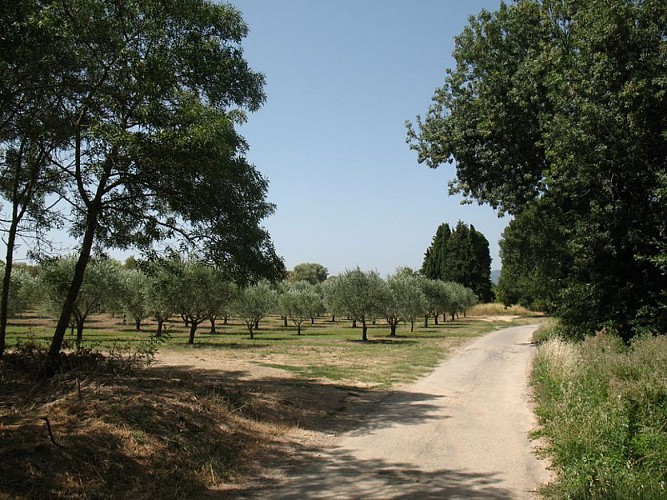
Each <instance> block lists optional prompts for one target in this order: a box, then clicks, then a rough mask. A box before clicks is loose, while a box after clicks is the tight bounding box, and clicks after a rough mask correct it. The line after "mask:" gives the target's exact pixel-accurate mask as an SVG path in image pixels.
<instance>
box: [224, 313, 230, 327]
mask: <svg viewBox="0 0 667 500" xmlns="http://www.w3.org/2000/svg"><path fill="white" fill-rule="evenodd" d="M228 319H229V316H227V315H226V314H225V315H224V316H223V317H222V324H223V325H226V324H227V320H228Z"/></svg>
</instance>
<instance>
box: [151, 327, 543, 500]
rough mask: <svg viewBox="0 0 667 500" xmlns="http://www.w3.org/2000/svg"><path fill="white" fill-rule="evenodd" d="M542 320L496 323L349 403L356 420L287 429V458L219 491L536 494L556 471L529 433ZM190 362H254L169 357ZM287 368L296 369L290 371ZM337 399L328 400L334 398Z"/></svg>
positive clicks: (242, 494)
mask: <svg viewBox="0 0 667 500" xmlns="http://www.w3.org/2000/svg"><path fill="white" fill-rule="evenodd" d="M535 328H536V326H535V325H532V326H519V327H513V328H506V329H503V330H498V331H496V332H493V333H490V334H488V335H486V336H484V337H481V338H479V339H477V340H475V341H473V342H471V343H469V344H466V345H465V346H463V347H462V348H461V349H459V350H458V351H457V352H456V353H455V354H453V355H452V356H450V357H449V358H448V359H447V360H446V361H445V362H443V363H442V364H441V365H440V366H439V367H438V368H436V370H435V371H434V372H432V373H431V374H430V375H429V376H427V377H425V378H423V379H422V380H420V381H418V382H416V383H414V384H411V385H407V386H404V387H400V388H397V389H396V390H394V391H392V392H391V393H390V394H389V395H384V396H383V397H382V399H380V398H378V400H377V401H372V402H370V403H371V404H364V405H359V406H358V407H354V405H352V406H350V407H348V408H346V410H345V413H346V416H345V418H346V420H347V421H348V422H349V421H350V419H353V420H354V421H356V422H357V425H356V426H351V427H352V428H353V430H347V431H345V432H343V433H342V434H338V433H335V432H331V431H329V432H328V433H327V432H318V431H313V430H301V431H299V430H297V431H291V432H288V433H287V435H286V436H283V437H281V440H282V442H283V447H284V448H285V449H284V450H282V453H280V454H279V456H280V457H281V460H280V461H275V460H274V461H272V460H271V457H264V459H263V460H262V462H263V463H261V467H259V468H258V469H257V470H258V471H260V470H261V476H262V478H257V480H255V481H253V478H247V479H248V480H249V481H248V483H247V485H246V486H244V487H237V488H233V489H232V490H228V491H226V492H221V493H220V495H221V496H222V497H229V498H267V499H272V498H275V499H285V498H295V499H296V498H322V499H325V498H338V499H340V498H369V499H408V498H420V499H423V498H433V499H435V498H466V499H469V498H503V499H505V498H532V497H534V496H536V495H535V491H536V490H537V489H538V487H539V486H540V485H541V484H544V483H546V482H548V480H549V478H550V476H549V473H548V471H547V469H546V464H545V463H544V462H542V461H540V460H538V459H537V458H536V456H535V454H534V447H535V445H534V444H533V443H531V441H530V440H529V439H528V435H529V432H530V431H531V430H532V429H534V428H535V427H536V425H537V424H536V421H535V418H534V415H533V413H532V411H531V403H530V394H529V388H528V375H529V371H530V366H531V362H532V359H533V356H534V353H535V347H534V346H533V345H531V342H530V339H531V334H532V332H533V330H534V329H535ZM193 354H194V353H193ZM186 358H187V357H186ZM184 363H192V365H196V366H197V367H198V368H204V369H216V368H218V369H219V368H222V367H221V366H215V364H216V363H224V365H225V366H224V369H226V370H229V369H232V370H234V369H239V370H243V369H244V368H247V367H246V366H241V365H240V364H239V365H238V366H234V361H233V360H231V359H224V360H221V359H220V358H218V357H212V356H211V357H210V358H209V357H207V356H202V355H197V359H189V360H188V359H184V357H183V355H182V354H180V355H179V356H178V359H176V358H171V356H170V357H169V358H167V359H162V360H161V363H160V364H161V365H162V366H165V365H172V366H173V365H176V364H181V365H182V364H184ZM257 369H258V368H257V367H254V368H253V369H252V370H250V371H249V373H252V374H253V376H258V375H260V376H268V375H272V376H278V375H279V372H280V370H273V369H270V368H261V369H260V370H262V371H264V370H268V371H272V372H273V373H270V374H269V373H261V374H260V373H257V371H255V370H257ZM244 371H245V370H244ZM283 376H287V377H291V376H290V375H286V374H284V372H283ZM311 396H315V397H316V395H311ZM348 403H349V399H348ZM367 403H368V402H367ZM338 404H339V401H325V400H323V401H322V405H323V406H325V407H326V406H331V405H333V406H335V405H338ZM327 413H328V414H330V415H331V412H327ZM331 418H336V416H334V415H331ZM285 457H291V458H288V459H287V460H286V459H285ZM258 474H259V472H258ZM262 484H265V485H267V486H264V487H262Z"/></svg>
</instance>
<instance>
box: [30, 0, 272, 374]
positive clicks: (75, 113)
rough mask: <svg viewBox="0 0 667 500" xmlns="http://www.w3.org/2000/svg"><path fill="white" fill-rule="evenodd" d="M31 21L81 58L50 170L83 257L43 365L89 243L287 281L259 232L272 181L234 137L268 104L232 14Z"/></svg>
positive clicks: (196, 3)
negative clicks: (164, 253)
mask: <svg viewBox="0 0 667 500" xmlns="http://www.w3.org/2000/svg"><path fill="white" fill-rule="evenodd" d="M39 15H40V17H41V22H45V23H51V24H55V23H57V24H58V25H60V27H61V28H60V29H61V31H62V32H63V33H66V34H67V36H68V37H69V38H70V39H71V41H72V44H73V49H74V50H73V54H74V56H75V57H76V61H75V68H76V71H74V72H72V73H71V75H70V81H69V82H68V85H67V87H66V89H65V90H66V99H67V102H66V109H67V112H68V115H67V116H68V117H69V119H70V120H71V124H72V126H71V129H72V131H73V132H72V134H71V136H70V137H69V148H68V149H66V150H64V152H69V153H70V154H69V157H66V158H62V157H63V156H65V155H64V154H63V155H61V160H60V161H59V162H58V166H59V169H60V173H61V175H63V176H64V178H65V182H66V190H65V193H64V194H65V196H66V198H67V200H68V201H69V202H70V203H71V204H72V205H73V207H74V209H73V212H72V213H73V216H75V217H76V220H75V223H74V225H73V227H72V232H73V234H74V235H76V236H79V237H80V238H81V246H80V252H79V255H78V260H77V265H76V268H75V273H74V275H73V278H72V282H71V285H70V287H69V288H68V290H67V293H66V294H64V303H63V308H62V313H61V315H60V319H59V321H58V324H57V326H56V330H55V332H54V336H53V339H52V342H51V347H50V350H49V359H50V361H51V362H52V361H53V360H54V359H56V357H57V355H58V352H59V350H60V345H61V343H62V339H63V336H64V332H65V329H66V325H67V322H68V318H69V316H70V314H71V310H72V308H73V305H74V303H75V301H76V297H77V295H78V292H79V289H80V287H81V284H82V282H83V276H84V272H85V269H86V266H87V264H88V261H89V258H90V254H91V250H92V248H93V244H94V243H97V244H98V245H100V246H104V247H118V248H127V247H130V246H134V247H138V248H148V247H149V246H150V245H151V243H152V242H153V241H155V240H159V239H163V238H169V237H180V238H182V239H185V240H186V241H187V245H188V247H189V249H190V250H191V251H195V250H197V251H198V252H199V253H200V254H201V255H202V257H204V258H206V259H207V260H212V261H216V262H221V263H222V262H224V263H225V265H226V266H227V267H228V268H230V269H232V270H233V271H234V273H236V275H238V276H239V278H242V279H247V278H248V277H251V276H253V275H266V276H269V277H272V278H275V277H278V276H280V275H282V273H283V271H284V267H283V264H282V261H281V259H279V258H278V257H277V255H276V254H275V250H274V248H273V245H272V243H271V241H270V238H269V235H268V233H267V232H266V231H265V230H264V229H263V228H262V227H261V226H260V222H261V220H262V219H263V218H265V217H266V216H268V215H269V214H271V213H272V211H273V209H274V207H273V205H271V204H269V203H267V202H266V201H265V195H266V190H267V182H266V180H265V179H264V178H263V177H262V176H261V175H260V174H259V173H258V172H257V171H256V170H255V168H254V167H253V166H252V165H250V164H249V163H248V162H247V161H246V158H245V151H246V149H247V145H246V143H245V141H244V140H243V138H242V137H241V136H240V135H239V134H238V133H237V132H236V130H235V125H237V124H238V123H240V122H242V121H243V120H244V116H245V115H244V113H243V111H242V110H243V109H246V110H250V111H254V110H256V109H258V107H259V106H260V105H261V103H262V102H263V100H264V94H263V91H262V86H263V82H264V79H263V77H262V75H260V74H258V73H255V72H253V71H251V70H250V69H249V68H248V65H247V63H246V61H245V60H244V59H243V53H242V50H241V47H240V42H241V40H242V39H243V37H244V36H245V35H246V34H247V31H248V30H247V26H246V25H245V24H244V22H243V21H242V19H241V16H240V13H239V12H238V11H237V10H236V9H234V8H233V7H231V6H230V5H227V4H214V3H212V2H209V1H200V0H168V1H162V0H161V1H157V0H150V1H145V0H142V1H139V0H129V1H126V2H121V3H113V4H109V3H108V2H105V1H103V0H92V1H90V2H83V3H71V2H66V1H64V0H61V1H55V2H52V3H50V4H49V5H48V8H47V7H44V8H43V9H42V10H41V12H40V14H39ZM35 64H37V62H36V63H35Z"/></svg>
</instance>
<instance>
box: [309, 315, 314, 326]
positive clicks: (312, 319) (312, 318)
mask: <svg viewBox="0 0 667 500" xmlns="http://www.w3.org/2000/svg"><path fill="white" fill-rule="evenodd" d="M310 324H311V325H314V324H315V318H314V317H311V318H310Z"/></svg>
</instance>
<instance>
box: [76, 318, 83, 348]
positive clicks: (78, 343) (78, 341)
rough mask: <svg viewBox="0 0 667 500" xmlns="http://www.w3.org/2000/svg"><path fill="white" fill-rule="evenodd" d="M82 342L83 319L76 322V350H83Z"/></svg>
mask: <svg viewBox="0 0 667 500" xmlns="http://www.w3.org/2000/svg"><path fill="white" fill-rule="evenodd" d="M81 342H83V320H81V321H79V320H77V322H76V350H77V351H79V350H81Z"/></svg>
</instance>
